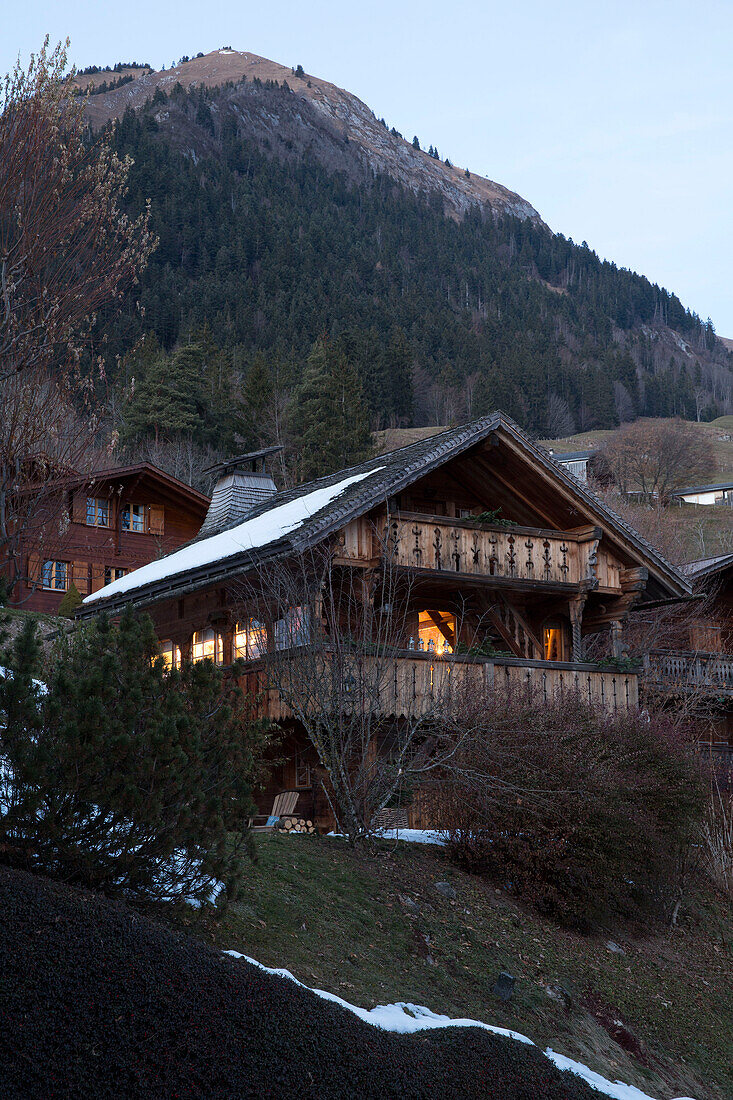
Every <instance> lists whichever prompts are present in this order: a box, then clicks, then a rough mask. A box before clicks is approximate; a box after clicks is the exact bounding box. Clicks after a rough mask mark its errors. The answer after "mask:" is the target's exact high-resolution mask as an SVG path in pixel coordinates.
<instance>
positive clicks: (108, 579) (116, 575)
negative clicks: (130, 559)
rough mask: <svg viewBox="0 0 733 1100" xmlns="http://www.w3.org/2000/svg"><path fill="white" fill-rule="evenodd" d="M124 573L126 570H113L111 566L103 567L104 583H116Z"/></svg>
mask: <svg viewBox="0 0 733 1100" xmlns="http://www.w3.org/2000/svg"><path fill="white" fill-rule="evenodd" d="M126 572H127V570H126V569H113V568H112V566H111V565H105V567H104V583H105V584H112V581H118V580H119V579H120V577H124V575H125V573H126Z"/></svg>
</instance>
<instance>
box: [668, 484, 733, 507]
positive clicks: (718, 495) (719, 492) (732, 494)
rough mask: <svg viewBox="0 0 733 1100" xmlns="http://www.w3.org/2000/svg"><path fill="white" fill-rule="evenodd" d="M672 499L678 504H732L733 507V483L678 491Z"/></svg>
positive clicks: (699, 486)
mask: <svg viewBox="0 0 733 1100" xmlns="http://www.w3.org/2000/svg"><path fill="white" fill-rule="evenodd" d="M672 499H673V500H675V501H676V502H677V503H678V504H683V503H684V504H731V505H733V481H720V482H716V483H714V484H713V485H693V486H691V487H690V488H688V489H676V490H675V492H674V493H673V494H672Z"/></svg>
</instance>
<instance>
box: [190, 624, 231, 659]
mask: <svg viewBox="0 0 733 1100" xmlns="http://www.w3.org/2000/svg"><path fill="white" fill-rule="evenodd" d="M204 635H212V636H213V642H214V653H213V656H212V654H210V653H204V649H203V647H204V646H205V645H206V644H207V642H209V643H210V642H211V640H212V638H211V637H204ZM197 639H200V641H197ZM198 646H200V647H201V650H200V652H199V653H198V655H197V653H196V649H197V647H198ZM199 661H213V662H214V664H215V665H223V664H224V638H223V636H222V635H221V634H220V633H219V632H218V630H214V629H213V627H207V628H206V629H205V630H197V631H196V632H195V633H194V635H193V637H192V638H191V662H192V664H194V665H195V664H198V663H199Z"/></svg>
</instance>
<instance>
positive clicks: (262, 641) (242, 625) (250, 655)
mask: <svg viewBox="0 0 733 1100" xmlns="http://www.w3.org/2000/svg"><path fill="white" fill-rule="evenodd" d="M242 636H243V637H244V645H243V646H240V645H239V644H238V643H237V638H238V637H242ZM253 637H254V640H253ZM242 650H244V652H242ZM253 650H256V652H253ZM266 650H267V639H266V637H265V625H264V623H261V622H259V620H257V619H253V618H249V619H243V620H242V621H241V622H237V623H235V624H234V632H233V634H232V658H233V659H234V660H235V661H236V660H238V659H239V660H242V661H256V660H258V659H259V658H260V657H262V656H263V655H264V653H265V652H266Z"/></svg>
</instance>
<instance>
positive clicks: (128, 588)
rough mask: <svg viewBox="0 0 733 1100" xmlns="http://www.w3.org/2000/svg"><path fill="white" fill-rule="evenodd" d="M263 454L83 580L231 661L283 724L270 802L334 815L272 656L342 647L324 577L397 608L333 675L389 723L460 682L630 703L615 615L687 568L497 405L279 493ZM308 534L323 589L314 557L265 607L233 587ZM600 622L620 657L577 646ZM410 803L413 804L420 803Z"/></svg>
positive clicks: (187, 652) (683, 585)
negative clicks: (383, 632) (160, 534)
mask: <svg viewBox="0 0 733 1100" xmlns="http://www.w3.org/2000/svg"><path fill="white" fill-rule="evenodd" d="M267 457H268V456H267V454H266V453H265V452H259V453H258V454H255V455H244V456H240V458H239V459H236V460H234V461H233V462H231V463H226V464H223V465H222V467H221V470H220V481H219V483H218V484H217V485H216V487H215V489H214V493H213V497H212V501H211V507H210V509H209V513H208V515H207V519H206V522H205V524H204V526H203V528H202V531H201V533H200V536H199V538H197V539H196V540H195V541H193V542H192V543H190V544H189V545H187V546H185V547H183V548H181V549H179V550H176V551H174V552H173V553H171V554H168V555H167V557H164V558H162V559H160V560H159V561H154V562H151V563H150V564H149V565H146V566H143V567H142V568H140V569H138V570H137V571H135V572H134V573H130V574H129V575H127V576H124V577H122V578H120V579H118V580H115V581H113V583H112V584H110V585H108V586H106V587H105V588H103V589H101V590H99V591H96V592H92V593H91V594H90V595H88V596H87V597H86V599H85V602H84V604H83V606H82V608H81V609H80V610H79V614H80V615H81V616H88V615H93V614H95V613H96V612H97V611H99V610H106V611H109V612H112V613H115V612H117V611H119V610H120V609H121V608H123V607H124V606H126V605H128V604H131V605H133V606H135V607H139V608H144V609H145V610H147V611H148V612H149V614H150V615H151V616H152V618H153V621H154V622H155V625H156V629H157V631H158V637H159V638H160V640H161V646H162V649H163V653H164V658H165V659H166V661H167V662H168V663H170V664H178V663H179V662H180V661H185V660H192V661H198V660H204V659H207V658H209V659H211V660H214V661H215V662H217V663H218V664H221V665H223V666H229V665H231V664H232V662H233V661H234V660H235V659H236V658H240V659H241V660H242V661H243V662H244V663H243V665H241V666H238V667H240V668H241V669H242V670H243V671H242V672H240V675H241V683H242V686H243V687H244V688H245V690H246V691H247V692H248V693H250V694H251V695H252V696H254V697H256V698H258V699H259V700H261V707H262V711H263V713H265V714H267V715H269V717H271V718H272V719H274V720H277V721H278V722H279V723H280V724H281V726H282V727H283V728H284V730H285V731H286V738H285V741H284V745H283V749H282V755H283V757H284V762H283V764H282V766H280V767H279V768H278V769H276V771H275V773H274V775H273V779H272V785H271V787H270V788H269V789H268V791H267V792H266V793H265V795H264V797H263V799H262V805H261V809H262V811H263V812H266V813H267V812H269V811H270V807H272V805H273V799H274V798H275V796H277V795H278V794H280V793H284V792H286V791H287V792H297V809H296V810H295V813H296V814H299V815H302V816H303V817H304V818H306V817H310V818H319V819H320V820H321V823H322V824H327V823H328V815H327V814H326V815H325V817H324V815H323V811H322V810H321V809H319V806H318V805H317V803H316V801H315V799H316V789H317V783H316V780H315V777H316V776H317V775H318V774H319V772H318V764H319V761H318V758H317V756H316V753H315V750H314V749H313V747H312V745H311V743H310V742H309V740H308V738H307V736H306V734H305V731H304V728H303V726H302V725H300V724H299V723H298V721H296V720H294V718H293V714H292V711H291V710H289V709H288V707H287V705H285V703H284V701H283V698H282V696H281V695H280V694H279V691H278V689H277V687H276V684H275V682H274V681H273V678H272V669H273V668H274V667H275V664H276V663H277V666H278V667H279V668H280V669H282V666H283V663H285V664H287V666H288V667H289V668H290V669H291V671H290V678H291V683H294V684H297V683H299V682H301V681H300V679H299V677H300V672H299V669H300V670H302V669H303V668H305V667H306V666H305V661H306V659H307V656H308V654H309V653H311V652H312V651H313V649H314V648H315V647H316V645H318V646H320V647H321V651H322V652H323V653H324V655H325V656H324V661H325V663H326V665H328V653H329V645H330V647H331V650H333V649H334V648H335V642H336V640H337V639H338V640H339V642H340V643H341V645H342V649H343V644H344V643H343V640H344V638H346V646H347V648H348V642H349V639H350V638H351V637H352V635H351V626H350V623H351V620H350V619H349V618H348V614H347V612H348V610H349V609H348V608H347V609H346V611H343V610H342V609H341V605H338V607H337V611H336V612H334V611H333V607H334V601H333V592H334V589H337V590H338V591H339V592H341V591H343V592H347V593H350V594H352V595H353V598H354V599H356V600H357V601H358V603H359V607H360V608H366V609H367V614H366V619H367V621H368V622H369V623H372V622H373V623H374V624H375V627H374V629H375V630H376V629H377V625H376V624H378V623H380V622H388V623H391V624H395V623H397V624H398V626H399V629H398V630H397V631H396V632H393V636H391V638H390V644H389V646H385V645H384V644H383V643H382V641H379V638H377V641H379V645H376V643H374V644H373V643H372V640H371V636H370V638H369V639H367V644H366V645H362V646H361V649H359V650H355V653H354V659H353V667H352V668H351V670H350V671H349V672H348V674H347V673H344V675H343V680H342V681H341V680H339V681H338V682H334V683H333V684H330V685H329V695H328V699H329V700H336V702H333V703H331V702H329V703H328V705H334V706H339V707H341V706H346V707H353V706H354V701H355V700H357V705H359V706H361V707H366V706H368V707H369V713H370V714H375V713H376V714H377V715H378V717H379V721H380V722H382V723H383V729H384V730H385V731H389V730H390V729H391V730H393V731H396V730H398V729H399V728H400V724H401V723H404V722H405V721H407V720H410V716H412V715H415V714H420V715H423V716H428V718H429V715H430V714H431V713H433V712H434V709H435V706H436V700H439V699H440V698H441V693H443V692H446V691H449V692H451V691H456V690H463V691H466V690H471V685H476V687H477V688H479V687H480V688H481V690H483V689H484V688H486V689H488V690H502V689H505V688H507V687H510V688H513V689H514V690H533V691H536V692H540V693H541V694H543V695H544V697H545V698H549V697H550V696H554V695H556V694H559V693H562V692H564V691H578V692H580V693H581V694H582V695H583V697H584V698H586V699H588V700H589V701H590V702H591V703H593V704H595V705H597V706H599V707H602V708H604V709H606V710H609V711H624V710H626V709H629V708H631V709H633V708H635V707H636V706H637V701H638V678H637V675H636V674H635V673H634V672H633V671H629V670H628V667H627V664H625V663H624V662H623V660H622V659H621V658H622V641H621V635H622V632H623V625H624V622H625V620H626V618H627V615H628V613H629V611H630V610H631V609H632V608H633V607H635V606H638V605H642V604H643V602H644V601H645V600H646V599H649V600H660V599H661V600H665V599H674V598H678V597H680V596H683V595H686V594H689V592H690V585H689V583H688V581H687V580H686V579H685V578H684V577H683V576H682V575H681V574H680V573H679V572H678V571H677V570H676V569H675V568H674V566H672V565H670V564H669V562H667V561H665V559H664V558H662V557H661V556H660V554H659V553H658V552H657V551H655V550H654V549H653V548H652V547H651V546H650V545H649V544H648V543H646V542H645V540H644V539H643V538H642V537H641V536H640V535H639V534H638V533H637V532H636V531H634V530H633V529H632V528H631V527H629V526H628V525H627V524H626V523H624V522H623V521H622V520H621V519H620V518H619V517H618V516H616V515H615V514H614V513H612V512H611V511H609V509H608V508H606V507H605V506H604V505H603V504H602V503H601V501H600V500H598V498H597V497H596V496H594V495H593V494H592V493H590V492H589V491H588V490H587V489H586V488H585V487H584V486H583V485H582V484H581V483H580V482H579V481H578V480H577V479H576V478H575V477H572V476H570V475H569V474H568V472H567V471H566V469H565V468H564V467H563V466H562V465H560V464H558V463H557V462H556V461H553V460H552V459H551V458H550V457H549V455H548V454H547V452H546V451H544V450H542V449H541V448H539V447H537V446H535V445H534V444H533V443H532V442H531V440H530V439H529V438H528V437H527V436H526V435H525V434H524V432H522V431H521V430H520V429H519V428H518V427H517V426H516V425H515V424H514V423H513V422H512V421H511V420H510V419H509V418H507V417H506V416H504V415H503V414H501V413H496V414H494V415H492V416H487V417H484V418H482V419H480V420H477V421H475V422H474V423H472V424H466V425H463V426H461V427H458V428H453V429H449V430H447V431H444V432H442V433H440V434H439V435H436V436H433V437H431V438H429V439H423V440H418V441H416V442H414V443H412V444H410V445H409V446H406V447H402V448H400V449H399V450H396V451H392V452H391V453H389V454H384V455H380V456H377V457H375V458H372V459H370V460H368V461H367V462H364V463H362V464H360V465H359V466H355V467H351V468H350V469H346V470H341V471H339V472H338V473H334V474H331V475H329V476H328V477H323V478H320V479H318V480H317V481H314V482H311V483H309V484H306V485H299V486H297V487H296V488H293V489H288V490H285V491H283V492H279V493H278V492H277V491H276V488H275V485H274V483H273V482H272V480H271V479H270V478H269V477H268V475H267V473H266V472H265V469H264V465H265V462H266V460H267ZM316 551H321V552H322V555H323V557H324V558H326V559H327V560H328V561H329V562H330V563H331V565H332V567H333V570H334V571H335V572H334V574H333V575H332V577H333V578H334V579H333V583H332V584H331V587H330V588H329V589H328V590H325V588H324V585H325V584H326V583H327V582H326V581H324V574H323V572H322V570H320V567H319V569H314V570H312V572H311V573H309V577H310V578H311V579H310V580H309V585H310V587H309V588H308V589H306V590H305V591H304V593H303V594H302V595H301V596H300V597H299V598H298V599H297V600H293V598H292V597H291V596H289V595H288V594H287V592H288V589H287V586H286V584H285V583H284V581H283V583H282V584H281V585H280V586H279V587H276V586H275V585H273V586H272V588H271V589H270V590H269V592H270V594H269V595H268V597H267V602H266V604H265V605H264V606H263V603H262V602H261V601H260V602H255V601H254V600H250V599H249V597H248V596H247V595H246V593H247V591H248V589H247V582H248V578H250V580H252V579H254V580H256V579H257V578H260V577H262V576H263V575H266V574H267V573H268V571H270V572H272V571H276V570H280V571H281V572H280V576H281V577H282V578H285V579H287V578H288V577H289V576H290V575H292V574H293V573H297V571H298V570H299V569H302V563H303V562H306V563H307V562H308V561H309V560H310V559H309V555H312V554H314V553H315V552H316ZM329 576H331V575H329ZM395 577H396V578H397V579H398V581H399V582H400V583H393V578H395ZM328 583H330V581H329V582H328ZM243 593H244V595H243ZM329 600H330V603H329ZM352 606H353V605H352ZM329 607H330V608H331V610H330V611H329V610H328V608H329ZM598 632H608V634H609V635H610V638H611V640H612V652H613V653H614V654H615V655H616V657H617V658H619V664H618V667H617V668H616V667H614V666H613V663H611V666H610V667H609V665H608V664H606V665H605V666H603V667H601V666H598V665H595V664H590V663H588V662H586V661H585V660H584V649H585V642H586V638H587V637H588V636H590V635H593V634H597V633H598ZM329 639H331V642H329ZM372 667H376V668H378V670H380V676H381V678H379V679H378V686H377V689H376V690H375V691H374V692H373V694H372V695H371V696H369V697H368V700H367V699H365V698H364V697H362V696H360V695H359V680H358V676H359V675H360V674H361V673H362V672H363V670H364V669H369V668H372ZM355 674H356V675H355ZM375 682H377V681H375ZM338 700H340V702H339V701H338ZM379 743H380V744H381V745H385V744H386V745H388V744H389V736H388V735H387V734H385V736H384V737H382V739H381V740H380V742H379ZM376 751H378V750H377V748H376V747H375V752H376ZM405 814H406V817H407V819H408V820H410V821H411V822H412V823H417V822H419V821H420V820H421V819H420V817H419V814H418V811H417V810H416V809H415V807H414V806H412V807H408V808H407V809H406V810H405Z"/></svg>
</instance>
